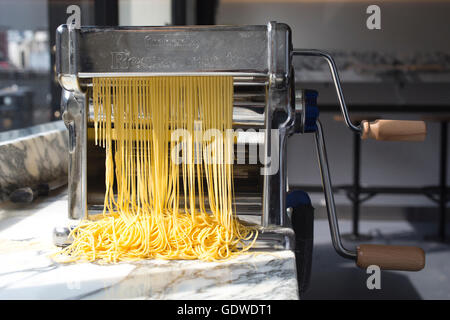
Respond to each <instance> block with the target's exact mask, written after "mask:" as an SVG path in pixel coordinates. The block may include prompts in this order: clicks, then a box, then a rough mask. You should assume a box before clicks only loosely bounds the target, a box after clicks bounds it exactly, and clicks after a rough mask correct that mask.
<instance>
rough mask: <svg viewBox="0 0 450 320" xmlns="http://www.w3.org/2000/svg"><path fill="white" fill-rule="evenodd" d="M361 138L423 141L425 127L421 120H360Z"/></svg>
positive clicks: (425, 131)
mask: <svg viewBox="0 0 450 320" xmlns="http://www.w3.org/2000/svg"><path fill="white" fill-rule="evenodd" d="M361 127H362V129H363V132H362V136H361V138H362V139H369V138H372V139H375V140H380V141H424V140H425V137H426V135H427V127H426V125H425V122H423V121H409V120H375V121H373V122H368V121H362V122H361Z"/></svg>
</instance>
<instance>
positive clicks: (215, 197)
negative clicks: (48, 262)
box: [57, 76, 257, 262]
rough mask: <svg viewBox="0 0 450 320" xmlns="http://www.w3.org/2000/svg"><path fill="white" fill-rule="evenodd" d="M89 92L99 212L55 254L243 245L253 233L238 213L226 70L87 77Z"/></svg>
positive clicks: (140, 255)
mask: <svg viewBox="0 0 450 320" xmlns="http://www.w3.org/2000/svg"><path fill="white" fill-rule="evenodd" d="M92 90H93V91H92V93H93V95H92V96H93V106H94V119H93V120H94V128H95V143H96V144H97V145H99V146H102V147H103V148H105V153H106V172H105V186H106V192H105V200H104V212H103V214H99V215H98V217H96V218H95V217H94V218H91V219H89V220H85V221H82V222H81V223H80V224H79V225H78V226H77V227H76V228H75V229H74V230H73V231H72V237H73V242H72V244H71V245H70V246H68V247H66V248H64V249H63V250H62V251H61V252H59V253H58V255H57V258H58V260H60V261H74V260H84V261H100V262H117V261H129V260H137V259H145V258H160V259H201V260H208V261H213V260H221V259H227V258H230V257H232V256H234V255H236V254H238V253H240V252H243V251H246V250H248V249H249V248H250V247H251V245H252V244H253V243H254V241H255V239H256V236H257V231H256V229H255V228H254V227H250V226H248V225H243V224H242V223H241V222H240V221H239V219H237V218H236V216H235V209H234V207H233V196H234V189H233V170H232V169H233V164H232V161H229V160H230V158H229V157H230V154H232V153H231V151H232V148H233V138H232V136H231V137H230V136H229V135H227V134H226V132H227V130H230V129H231V128H232V111H233V79H232V77H228V76H196V77H194V76H189V77H188V76H166V77H111V78H93V89H92ZM180 132H181V133H187V134H186V135H183V134H182V135H178V136H177V135H175V137H176V138H175V139H174V138H173V137H174V134H177V133H180ZM197 137H201V139H198V138H197ZM205 137H206V138H205ZM203 138H205V139H203ZM174 159H178V161H174ZM180 160H181V161H180ZM227 160H228V161H227Z"/></svg>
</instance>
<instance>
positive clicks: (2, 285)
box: [0, 193, 298, 300]
mask: <svg viewBox="0 0 450 320" xmlns="http://www.w3.org/2000/svg"><path fill="white" fill-rule="evenodd" d="M66 212H67V195H66V194H65V193H63V194H56V195H54V196H53V197H50V198H40V199H38V200H37V201H36V202H35V203H33V204H32V205H28V206H25V205H14V204H11V203H9V202H5V203H4V204H3V205H2V206H1V207H0V261H1V262H2V263H0V299H202V300H205V299H269V300H274V299H298V287H297V280H296V271H295V256H294V254H293V252H292V251H289V250H273V251H263V252H259V253H250V254H244V255H241V256H238V257H237V258H234V259H231V260H228V261H222V262H202V261H181V260H176V261H165V260H143V261H140V262H134V263H118V264H110V265H98V264H95V263H80V264H58V263H55V262H54V261H53V260H52V259H51V258H50V257H49V255H50V254H51V253H53V252H55V251H56V250H57V249H56V248H55V247H54V246H53V244H52V239H51V237H52V229H53V227H54V226H56V225H61V224H62V223H64V222H65V218H66V217H67V215H66Z"/></svg>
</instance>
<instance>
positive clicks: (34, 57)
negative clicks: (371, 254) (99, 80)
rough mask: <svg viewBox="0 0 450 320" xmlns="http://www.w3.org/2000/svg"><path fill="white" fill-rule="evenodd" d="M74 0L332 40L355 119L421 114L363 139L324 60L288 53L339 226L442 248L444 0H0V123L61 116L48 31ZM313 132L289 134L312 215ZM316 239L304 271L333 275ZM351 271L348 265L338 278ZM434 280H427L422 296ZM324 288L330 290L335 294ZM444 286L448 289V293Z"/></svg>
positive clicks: (447, 102) (447, 11) (317, 198)
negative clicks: (416, 138) (313, 121)
mask: <svg viewBox="0 0 450 320" xmlns="http://www.w3.org/2000/svg"><path fill="white" fill-rule="evenodd" d="M71 4H76V5H78V6H80V8H81V13H82V14H81V24H82V25H99V26H100V25H110V26H115V25H131V26H132V25H147V26H148V25H152V26H157V25H171V24H172V25H194V24H199V25H212V24H266V23H267V22H269V21H277V22H284V23H287V24H288V25H289V26H290V27H291V29H292V34H293V39H292V40H293V45H294V48H310V49H325V50H327V51H329V52H330V53H331V54H332V55H333V56H334V57H335V59H336V62H337V67H338V69H339V72H340V75H341V80H342V85H343V91H344V94H345V97H346V100H347V105H348V108H349V111H350V114H351V117H352V118H353V120H354V121H356V122H357V121H359V120H361V119H375V118H385V119H416V120H420V119H421V120H425V121H427V127H428V136H427V138H426V141H425V142H423V143H408V142H386V143H379V142H376V141H364V142H360V140H359V138H358V137H355V136H354V134H353V133H351V132H350V131H349V130H348V129H347V128H346V127H345V125H344V123H343V122H342V121H341V119H340V117H339V108H338V101H337V98H336V95H335V89H334V86H333V84H332V82H331V77H330V74H329V70H328V66H327V65H326V64H325V63H323V61H321V60H320V59H316V58H300V57H299V58H296V59H295V61H294V66H295V79H296V85H297V86H299V87H302V88H309V89H316V90H318V91H319V100H318V102H319V107H320V111H321V120H322V123H323V126H324V130H325V138H326V142H327V149H328V157H329V161H330V169H331V174H332V179H333V182H334V186H335V188H336V190H335V191H336V196H335V197H336V201H337V204H338V209H339V211H338V212H339V216H340V218H343V219H344V220H345V221H344V223H343V227H342V228H343V233H344V234H345V236H346V239H347V240H348V241H353V243H356V242H355V241H360V240H370V239H375V240H376V239H377V237H378V238H380V230H382V229H383V228H382V227H381V226H384V229H383V230H391V231H390V232H391V233H389V234H384V235H383V234H382V233H381V237H382V238H383V237H384V238H383V239H385V240H386V239H391V238H392V239H394V238H396V239H397V238H399V237H400V239H403V240H405V241H409V240H411V239H412V240H413V241H432V242H428V243H433V244H436V243H437V244H438V245H437V247H433V248H438V249H436V250H437V252H439V254H443V255H444V256H445V257H447V258H446V259H447V260H448V259H449V258H450V257H449V254H448V245H447V244H448V238H449V230H448V229H449V222H448V219H447V215H448V211H449V209H448V208H447V204H448V202H447V200H449V199H450V197H449V189H448V187H447V181H448V178H449V176H450V172H449V170H447V166H448V165H449V162H450V161H449V159H448V157H447V144H448V143H447V141H448V130H447V122H448V121H449V120H450V112H449V111H450V109H449V108H450V41H449V39H450V24H449V17H450V1H446V0H431V1H428V0H423V1H419V0H415V1H406V0H404V1H403V0H393V1H366V0H344V1H339V0H319V1H313V0H171V1H170V0H102V1H100V0H85V1H82V0H81V1H75V0H71V1H65V0H2V1H1V2H0V132H1V131H3V132H6V131H9V130H14V129H20V128H27V127H30V126H35V125H39V124H42V123H46V122H50V121H55V120H60V116H61V114H60V105H59V101H60V88H59V86H58V84H57V82H56V80H55V76H54V42H55V30H56V28H57V26H58V25H60V24H63V23H65V21H66V19H67V14H66V8H67V7H68V6H69V5H71ZM373 4H375V5H378V6H379V8H380V10H381V13H380V17H381V29H374V30H370V29H368V28H367V26H366V21H367V19H368V18H369V16H370V14H368V13H367V12H366V10H367V8H368V6H370V5H373ZM313 139H314V137H313V136H310V135H296V136H293V137H291V138H290V140H289V146H288V150H289V156H288V162H289V163H288V176H289V185H290V188H292V189H294V188H300V189H303V190H306V191H308V192H310V194H311V196H312V200H313V204H314V206H315V207H316V217H317V219H318V220H321V219H323V218H325V208H324V199H323V194H322V193H321V187H320V173H319V170H318V166H317V161H316V155H315V146H314V140H313ZM380 223H381V224H380ZM383 223H386V225H383ZM317 228H318V229H317V230H318V231H317V232H319V235H318V237H317V240H316V241H319V242H320V241H323V243H327V241H329V236H325V234H326V233H327V232H328V231H327V230H326V228H325V229H324V228H323V227H322V226H321V225H320V224H318V227H317ZM321 232H322V233H321ZM322 235H323V237H322ZM397 240H398V239H397ZM433 241H434V242H433ZM316 245H318V250H317V251H316V253H315V259H316V260H315V262H314V263H316V265H317V266H318V267H317V268H316V269H314V270H316V271H314V272H315V273H314V272H313V280H314V277H316V278H317V279H318V280H317V279H316V283H320V282H321V281H322V282H323V283H326V282H327V281H332V279H328V278H326V279H325V278H323V277H322V275H321V274H320V272H319V271H320V270H322V269H321V268H320V266H321V265H322V267H323V270H326V267H325V265H326V264H327V263H328V262H323V261H322V260H320V256H317V252H320V250H321V247H320V243H316ZM442 246H443V247H442ZM325 247H326V248H328V247H329V245H328V247H327V246H325ZM325 247H324V248H325ZM441 249H442V250H441ZM323 250H324V252H322V257H323V256H324V255H325V256H326V255H328V251H327V250H328V249H323ZM433 250H434V249H433ZM330 254H334V253H330ZM317 259H319V260H317ZM336 259H340V258H339V257H337V258H336ZM439 259H441V258H439ZM447 260H442V261H447ZM321 261H322V262H321ZM439 261H441V260H439ZM314 263H313V265H314ZM321 263H322V264H321ZM436 263H437V262H436ZM439 263H441V262H439ZM439 263H438V264H439ZM331 264H333V263H332V262H330V265H331ZM313 268H314V267H313ZM442 268H446V267H444V266H442ZM439 270H440V271H436V272H438V273H439V277H440V278H439V277H437V278H436V283H439V282H442V281H449V283H450V280H449V279H448V277H447V276H446V275H447V274H448V273H449V272H448V271H449V270H448V268H446V269H445V270H444V269H439ZM318 272H319V273H318ZM353 276H354V274H345V275H344V276H343V277H342V279H345V278H346V277H350V278H351V277H353ZM321 277H322V278H321ZM417 281H420V280H417ZM361 283H362V282H361ZM403 287H404V286H403ZM314 290H316V291H314ZM354 290H355V291H354V292H353V295H354V296H355V297H358V295H360V292H359V291H358V290H359V289H358V288H354ZM392 290H394V291H392V292H393V293H392V294H393V296H392V297H397V296H396V294H397V291H395V290H396V286H395V285H392ZM411 290H413V289H411ZM433 290H434V289H433V286H432V285H431V284H430V286H429V292H428V293H429V294H431V296H432V291H433ZM413 291H414V290H413ZM413 291H407V292H408V294H409V296H406V297H410V298H411V297H412V298H416V297H420V296H422V297H426V296H427V293H424V292H422V293H420V294H419V293H417V292H413ZM318 292H322V291H320V287H315V288H313V290H312V293H311V297H314V293H317V294H318ZM330 292H331V293H330V295H331V296H330V297H338V296H339V295H340V294H342V293H340V292H334V293H333V291H332V290H331V291H330ZM321 294H322V296H323V292H322V293H321ZM333 294H334V295H335V296H333ZM398 294H399V297H402V295H401V293H398ZM443 295H444V296H445V295H447V296H448V298H450V293H449V292H444V293H443ZM383 297H384V298H387V297H386V296H383ZM403 297H405V296H403Z"/></svg>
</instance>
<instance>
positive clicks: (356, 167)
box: [342, 133, 371, 241]
mask: <svg viewBox="0 0 450 320" xmlns="http://www.w3.org/2000/svg"><path fill="white" fill-rule="evenodd" d="M350 200H351V201H352V204H353V215H352V232H351V233H350V234H344V235H342V237H343V238H344V239H346V240H351V241H361V240H364V241H367V240H370V239H371V236H369V235H362V234H360V233H359V213H360V208H361V136H360V135H359V134H358V133H354V134H353V190H352V192H351V199H350Z"/></svg>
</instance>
